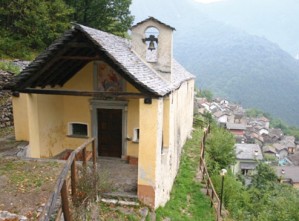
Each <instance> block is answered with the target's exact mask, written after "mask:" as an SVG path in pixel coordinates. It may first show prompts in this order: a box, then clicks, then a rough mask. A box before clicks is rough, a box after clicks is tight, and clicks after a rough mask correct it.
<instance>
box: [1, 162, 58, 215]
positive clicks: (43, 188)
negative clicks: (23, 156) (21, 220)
mask: <svg viewBox="0 0 299 221" xmlns="http://www.w3.org/2000/svg"><path fill="white" fill-rule="evenodd" d="M62 166H63V164H61V163H58V162H41V161H28V160H20V159H5V158H0V210H3V211H9V212H10V213H15V214H18V215H23V216H26V217H28V218H29V220H36V218H37V216H38V214H39V213H40V212H41V211H42V209H43V206H44V204H45V203H46V202H47V200H48V198H49V196H50V193H51V192H52V191H53V189H54V185H55V181H56V177H57V176H58V175H59V173H60V172H61V169H62Z"/></svg>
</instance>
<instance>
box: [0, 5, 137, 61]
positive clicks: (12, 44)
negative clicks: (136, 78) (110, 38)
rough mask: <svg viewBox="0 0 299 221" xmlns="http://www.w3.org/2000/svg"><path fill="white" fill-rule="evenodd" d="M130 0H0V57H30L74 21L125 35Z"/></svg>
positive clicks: (131, 19)
mask: <svg viewBox="0 0 299 221" xmlns="http://www.w3.org/2000/svg"><path fill="white" fill-rule="evenodd" d="M130 4H131V0H110V1H106V0H88V1H85V0H53V1H47V0H30V1H27V0H18V1H11V0H2V1H1V3H0V32H1V35H0V58H23V59H33V58H34V57H35V56H36V54H38V53H39V52H40V51H41V50H43V49H45V48H46V47H47V46H49V44H50V43H52V42H53V41H54V40H55V39H57V38H58V37H59V36H60V35H61V34H62V33H63V32H64V31H66V30H67V29H69V28H70V27H71V22H77V23H80V24H84V25H87V26H90V27H93V28H98V29H101V30H103V31H108V32H111V33H114V34H116V35H120V36H125V35H126V34H127V30H128V28H129V27H130V26H131V25H132V21H133V16H132V15H131V14H130V11H129V6H130Z"/></svg>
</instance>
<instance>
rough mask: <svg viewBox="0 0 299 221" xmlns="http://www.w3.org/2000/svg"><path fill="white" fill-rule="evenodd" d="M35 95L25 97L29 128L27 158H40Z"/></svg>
mask: <svg viewBox="0 0 299 221" xmlns="http://www.w3.org/2000/svg"><path fill="white" fill-rule="evenodd" d="M37 97H38V95H37V94H30V95H28V96H27V102H28V103H27V104H28V122H29V124H28V128H29V141H30V142H29V145H30V149H29V156H30V157H36V158H39V157H40V136H39V123H38V122H39V118H38V103H37Z"/></svg>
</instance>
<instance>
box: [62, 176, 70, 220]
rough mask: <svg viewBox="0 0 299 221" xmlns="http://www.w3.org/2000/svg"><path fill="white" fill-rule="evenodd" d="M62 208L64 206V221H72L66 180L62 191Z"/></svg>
mask: <svg viewBox="0 0 299 221" xmlns="http://www.w3.org/2000/svg"><path fill="white" fill-rule="evenodd" d="M61 206H62V211H63V217H64V220H65V221H71V220H72V217H71V213H70V207H69V200H68V193H67V185H66V180H64V182H63V185H62V189H61Z"/></svg>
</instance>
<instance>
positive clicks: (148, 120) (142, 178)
mask: <svg viewBox="0 0 299 221" xmlns="http://www.w3.org/2000/svg"><path fill="white" fill-rule="evenodd" d="M139 119H140V122H139V128H140V138H139V158H138V185H149V186H152V187H155V170H156V154H157V148H156V147H157V138H158V100H156V99H153V100H152V104H144V102H143V99H140V100H139Z"/></svg>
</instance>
